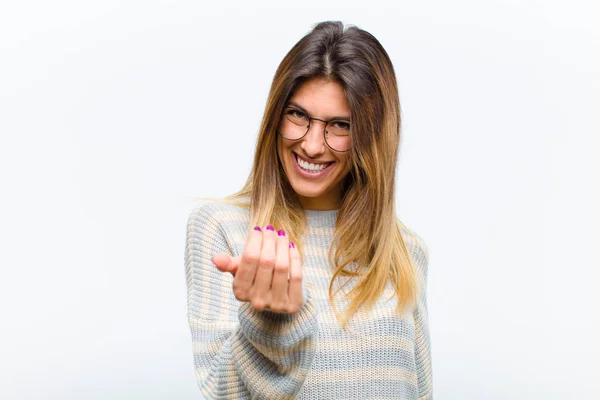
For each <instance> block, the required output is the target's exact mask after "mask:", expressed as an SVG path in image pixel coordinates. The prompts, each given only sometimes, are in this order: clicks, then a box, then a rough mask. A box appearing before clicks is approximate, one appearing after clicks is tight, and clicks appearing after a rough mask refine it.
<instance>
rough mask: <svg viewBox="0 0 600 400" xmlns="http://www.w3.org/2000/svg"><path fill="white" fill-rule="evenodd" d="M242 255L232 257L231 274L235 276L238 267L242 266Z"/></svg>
mask: <svg viewBox="0 0 600 400" xmlns="http://www.w3.org/2000/svg"><path fill="white" fill-rule="evenodd" d="M241 259H242V257H241V256H235V257H231V264H232V267H231V275H233V276H235V274H236V272H237V269H238V267H239V266H240V261H241Z"/></svg>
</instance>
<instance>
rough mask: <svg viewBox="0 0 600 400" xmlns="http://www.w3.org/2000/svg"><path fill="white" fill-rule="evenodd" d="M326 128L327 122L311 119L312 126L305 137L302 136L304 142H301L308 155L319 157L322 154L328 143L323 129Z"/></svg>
mask: <svg viewBox="0 0 600 400" xmlns="http://www.w3.org/2000/svg"><path fill="white" fill-rule="evenodd" d="M324 129H325V124H324V123H323V122H321V121H318V120H317V121H315V120H313V121H311V123H310V128H309V130H308V132H306V135H305V136H304V138H302V143H300V147H302V150H304V152H305V153H306V155H307V156H308V157H313V158H317V157H319V156H320V155H321V154H323V153H324V152H325V150H326V147H327V145H326V144H325V137H324V135H323V130H324Z"/></svg>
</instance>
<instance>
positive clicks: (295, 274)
mask: <svg viewBox="0 0 600 400" xmlns="http://www.w3.org/2000/svg"><path fill="white" fill-rule="evenodd" d="M290 282H291V283H299V282H302V271H292V272H291V273H290Z"/></svg>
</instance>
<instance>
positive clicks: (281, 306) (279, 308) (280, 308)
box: [270, 302, 286, 312]
mask: <svg viewBox="0 0 600 400" xmlns="http://www.w3.org/2000/svg"><path fill="white" fill-rule="evenodd" d="M270 309H271V311H275V312H285V311H286V307H285V305H284V304H283V303H281V302H277V303H274V304H272V305H271V307H270Z"/></svg>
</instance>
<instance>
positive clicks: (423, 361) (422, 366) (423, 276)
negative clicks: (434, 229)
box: [414, 238, 433, 400]
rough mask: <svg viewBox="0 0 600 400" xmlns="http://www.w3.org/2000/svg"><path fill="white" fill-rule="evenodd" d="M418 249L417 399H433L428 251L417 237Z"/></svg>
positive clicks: (416, 309)
mask: <svg viewBox="0 0 600 400" xmlns="http://www.w3.org/2000/svg"><path fill="white" fill-rule="evenodd" d="M419 244H420V246H419V250H418V252H417V254H418V255H417V257H416V259H415V262H416V264H417V265H416V268H417V276H418V277H419V278H418V280H419V285H420V290H421V293H420V296H419V298H418V300H417V306H416V307H415V310H414V319H415V358H416V365H417V382H418V385H419V387H418V399H419V400H433V379H432V378H433V376H432V370H431V342H430V338H429V313H428V310H427V270H428V264H429V251H428V249H427V245H426V244H425V242H424V241H423V240H422V239H421V238H419Z"/></svg>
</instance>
